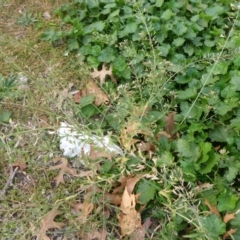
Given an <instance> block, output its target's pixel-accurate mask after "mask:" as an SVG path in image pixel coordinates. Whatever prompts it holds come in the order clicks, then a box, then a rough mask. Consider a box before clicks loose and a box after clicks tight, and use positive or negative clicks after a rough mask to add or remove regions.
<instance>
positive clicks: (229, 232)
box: [222, 228, 237, 240]
mask: <svg viewBox="0 0 240 240" xmlns="http://www.w3.org/2000/svg"><path fill="white" fill-rule="evenodd" d="M236 231H237V229H233V228H231V229H230V230H229V231H227V232H225V233H224V235H223V237H222V239H223V240H225V239H228V238H229V237H230V236H231V235H232V234H234V233H235V232H236Z"/></svg>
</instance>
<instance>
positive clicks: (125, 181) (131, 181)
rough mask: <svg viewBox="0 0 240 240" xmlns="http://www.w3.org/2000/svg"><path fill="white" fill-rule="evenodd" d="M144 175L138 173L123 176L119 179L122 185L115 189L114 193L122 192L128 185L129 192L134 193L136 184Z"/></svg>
mask: <svg viewBox="0 0 240 240" xmlns="http://www.w3.org/2000/svg"><path fill="white" fill-rule="evenodd" d="M142 176H143V175H136V176H134V177H133V176H127V177H125V176H121V177H120V178H119V179H118V182H120V183H121V185H120V186H119V187H117V188H115V189H114V190H113V193H114V194H116V193H122V192H123V190H124V189H125V187H126V186H127V189H128V192H129V193H132V192H133V189H134V187H135V185H136V183H137V182H138V181H139V180H140V179H141V177H142Z"/></svg>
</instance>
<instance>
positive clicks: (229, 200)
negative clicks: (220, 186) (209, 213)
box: [217, 190, 239, 212]
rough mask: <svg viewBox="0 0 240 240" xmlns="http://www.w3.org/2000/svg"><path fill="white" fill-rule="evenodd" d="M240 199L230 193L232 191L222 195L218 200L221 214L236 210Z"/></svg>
mask: <svg viewBox="0 0 240 240" xmlns="http://www.w3.org/2000/svg"><path fill="white" fill-rule="evenodd" d="M238 199H239V198H238V196H237V195H235V194H233V193H232V192H230V190H226V191H225V192H224V193H222V194H220V195H219V196H218V198H217V201H218V205H217V208H218V210H219V212H223V211H232V210H234V208H235V206H236V203H237V201H238Z"/></svg>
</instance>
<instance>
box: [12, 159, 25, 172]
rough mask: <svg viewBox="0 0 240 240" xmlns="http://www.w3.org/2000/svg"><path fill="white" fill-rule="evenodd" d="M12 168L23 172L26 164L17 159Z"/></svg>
mask: <svg viewBox="0 0 240 240" xmlns="http://www.w3.org/2000/svg"><path fill="white" fill-rule="evenodd" d="M13 167H18V168H19V170H20V172H23V171H24V169H25V168H27V164H26V163H25V162H24V161H23V160H22V159H19V160H17V161H16V162H15V163H14V164H13Z"/></svg>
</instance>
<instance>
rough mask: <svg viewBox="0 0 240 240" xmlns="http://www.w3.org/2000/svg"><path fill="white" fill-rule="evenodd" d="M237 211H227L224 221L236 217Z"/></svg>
mask: <svg viewBox="0 0 240 240" xmlns="http://www.w3.org/2000/svg"><path fill="white" fill-rule="evenodd" d="M235 215H236V213H227V214H226V215H225V216H224V217H223V222H225V223H227V222H229V221H230V220H232V219H234V218H235Z"/></svg>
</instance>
